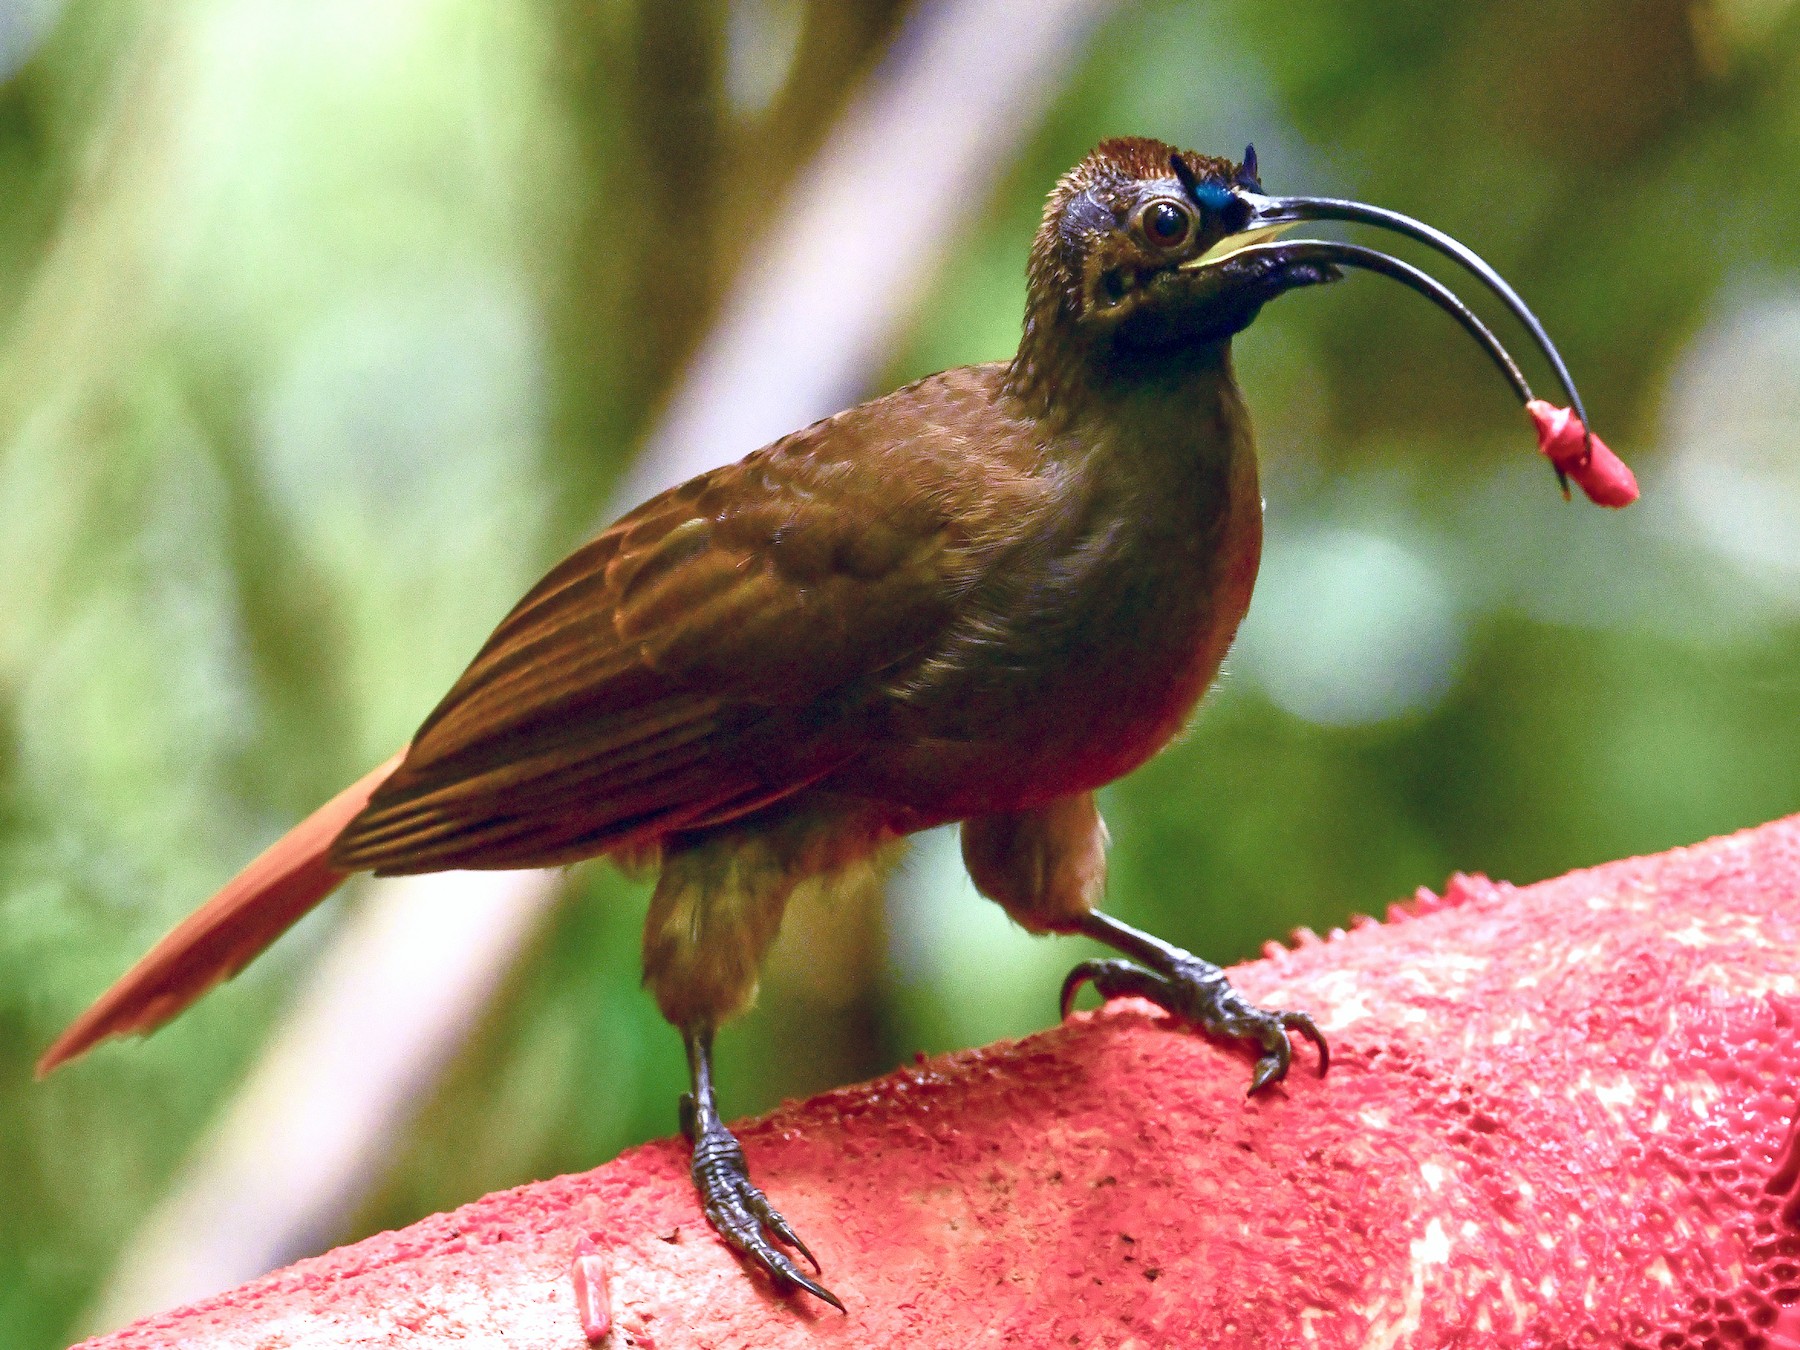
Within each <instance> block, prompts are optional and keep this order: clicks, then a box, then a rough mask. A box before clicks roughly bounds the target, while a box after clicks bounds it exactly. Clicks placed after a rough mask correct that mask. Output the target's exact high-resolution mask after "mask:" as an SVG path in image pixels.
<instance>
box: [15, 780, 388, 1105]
mask: <svg viewBox="0 0 1800 1350" xmlns="http://www.w3.org/2000/svg"><path fill="white" fill-rule="evenodd" d="M405 754H406V752H405V751H404V750H403V751H401V752H400V754H398V755H395V756H394V757H393V758H392V759H390V760H389V761H388V762H387V763H386V764H383V765H382V766H381V767H380V768H378V769H376V770H374V771H373V772H372V773H369V774H367V775H365V776H364V777H362V778H359V779H358V780H357V781H356V782H354V783H352V784H351V785H350V786H349V787H347V788H345V789H344V790H343V791H342V792H340V793H338V795H337V796H335V797H333V798H332V799H331V800H330V801H328V802H326V803H325V805H323V806H321V807H320V808H319V809H318V810H317V811H314V812H313V813H312V814H311V815H310V816H308V817H307V818H306V819H305V820H303V821H301V822H300V823H299V824H298V825H296V826H295V827H294V828H293V829H291V830H289V831H288V832H287V833H286V834H284V835H283V836H282V837H281V838H280V839H278V840H276V841H275V842H274V843H273V844H271V845H270V846H269V848H268V850H267V851H266V852H264V853H263V854H262V855H261V856H259V857H258V858H257V859H256V861H254V862H252V863H251V864H250V865H249V866H248V867H246V868H245V869H244V870H243V871H242V872H239V873H238V874H237V875H236V876H235V877H233V878H232V879H231V880H230V881H228V882H226V883H225V885H224V887H223V889H221V890H220V891H219V893H218V894H217V895H215V896H213V898H212V899H211V900H208V901H207V902H206V903H205V904H204V905H202V906H201V907H200V908H199V909H197V910H195V911H194V912H193V913H192V914H190V915H188V917H187V918H186V919H183V920H182V921H181V923H180V924H179V925H178V926H177V927H176V928H175V930H174V931H173V932H171V933H170V934H169V935H168V936H167V937H165V938H164V939H163V940H162V941H161V942H159V943H157V944H156V946H155V947H153V948H152V949H151V950H150V952H149V954H148V955H147V956H145V957H144V958H143V959H142V960H141V961H139V962H138V963H137V964H136V965H135V966H133V967H132V968H131V969H130V970H128V971H126V972H125V974H124V975H123V976H121V977H120V978H119V980H118V982H117V983H116V984H114V985H113V986H112V988H110V989H108V990H107V991H106V992H105V993H104V994H102V995H100V997H99V998H98V999H96V1000H95V1001H94V1004H93V1006H92V1007H90V1008H89V1009H88V1010H87V1011H86V1012H84V1013H82V1014H81V1016H80V1017H78V1018H76V1019H75V1021H74V1022H73V1023H71V1024H70V1026H69V1029H68V1030H67V1031H65V1032H63V1034H62V1035H61V1036H59V1037H57V1038H56V1043H55V1044H54V1045H52V1046H51V1047H50V1048H49V1049H48V1050H46V1051H45V1052H44V1055H43V1058H42V1059H40V1060H38V1063H37V1075H38V1077H39V1078H42V1077H43V1076H44V1075H45V1074H47V1073H49V1072H50V1071H51V1070H52V1069H54V1068H56V1066H57V1065H59V1064H62V1063H65V1062H66V1061H68V1060H71V1059H74V1058H75V1057H76V1056H78V1055H81V1054H83V1053H85V1052H86V1051H88V1050H89V1049H91V1048H92V1047H93V1046H94V1045H96V1044H97V1043H99V1042H100V1041H103V1040H105V1039H106V1038H107V1037H109V1036H124V1035H129V1034H132V1033H136V1034H138V1035H146V1034H148V1033H149V1032H152V1031H154V1030H156V1028H157V1027H159V1026H161V1025H162V1024H163V1023H164V1022H166V1021H168V1020H169V1019H170V1018H171V1017H173V1016H175V1014H176V1013H178V1012H180V1011H181V1010H182V1009H183V1008H185V1007H187V1006H188V1005H189V1004H190V1003H192V1002H193V1001H194V1000H195V999H197V998H199V997H200V996H201V995H202V994H204V993H205V992H206V991H207V990H209V989H211V988H212V987H213V986H214V985H216V984H219V983H220V982H222V981H224V980H228V979H230V978H231V977H232V976H233V975H235V974H237V973H238V971H240V970H242V969H243V968H244V967H245V966H246V965H248V964H249V963H250V962H251V960H252V959H253V958H254V957H255V956H256V955H257V954H258V953H259V952H261V951H262V950H263V948H265V947H267V946H268V945H269V944H270V943H271V942H273V941H275V939H276V938H278V937H280V936H281V935H282V934H283V933H285V932H286V931H287V930H288V929H289V928H290V927H292V926H293V925H294V924H295V923H296V922H297V921H298V920H299V919H300V917H301V916H302V915H303V914H305V913H306V912H307V911H308V910H310V909H311V908H312V907H313V906H314V905H316V904H318V903H319V901H321V900H323V899H324V898H325V897H326V896H328V895H330V894H331V893H332V892H333V891H334V890H336V889H337V888H338V886H339V885H340V884H342V883H343V881H344V879H345V877H346V876H348V875H349V874H348V873H345V872H340V871H337V870H336V869H335V868H333V867H331V866H330V865H329V863H328V862H327V861H326V857H327V853H328V851H329V850H330V848H331V842H332V840H334V839H336V838H337V836H338V835H339V833H341V832H342V830H343V828H344V826H345V825H347V824H349V823H350V820H351V818H352V817H354V816H355V815H356V813H357V812H359V811H361V810H362V808H363V806H364V805H365V804H366V803H367V802H368V800H369V796H370V794H371V793H373V792H374V791H375V789H376V788H377V787H378V786H380V784H381V783H382V781H383V780H384V779H386V778H387V776H388V775H389V774H391V773H393V771H394V770H395V769H396V768H398V767H399V764H400V761H401V759H402V758H404V757H405Z"/></svg>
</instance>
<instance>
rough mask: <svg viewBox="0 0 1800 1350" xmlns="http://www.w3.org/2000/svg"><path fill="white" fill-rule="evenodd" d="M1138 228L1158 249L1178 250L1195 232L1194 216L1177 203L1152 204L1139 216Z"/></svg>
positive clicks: (1159, 202) (1162, 202)
mask: <svg viewBox="0 0 1800 1350" xmlns="http://www.w3.org/2000/svg"><path fill="white" fill-rule="evenodd" d="M1138 228H1140V229H1141V230H1143V232H1144V238H1146V239H1148V240H1149V241H1150V242H1151V243H1152V244H1155V245H1156V246H1157V247H1158V248H1178V247H1179V246H1181V245H1182V244H1185V243H1186V242H1187V238H1188V235H1189V234H1191V233H1192V232H1193V228H1194V216H1193V213H1192V212H1191V211H1189V210H1188V209H1187V208H1186V207H1185V206H1182V205H1180V204H1179V203H1177V202H1171V201H1156V202H1151V203H1150V204H1149V205H1148V206H1146V207H1145V208H1144V210H1143V212H1142V214H1141V215H1139V216H1138Z"/></svg>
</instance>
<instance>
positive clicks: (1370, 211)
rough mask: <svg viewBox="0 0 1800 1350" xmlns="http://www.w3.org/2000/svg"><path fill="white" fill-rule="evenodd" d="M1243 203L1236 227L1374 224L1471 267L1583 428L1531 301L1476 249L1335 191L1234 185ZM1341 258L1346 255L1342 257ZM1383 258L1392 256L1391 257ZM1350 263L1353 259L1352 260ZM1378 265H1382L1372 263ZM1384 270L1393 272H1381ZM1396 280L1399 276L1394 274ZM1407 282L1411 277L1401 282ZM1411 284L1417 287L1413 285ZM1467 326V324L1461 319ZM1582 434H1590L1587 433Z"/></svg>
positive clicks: (1564, 368) (1575, 398)
mask: <svg viewBox="0 0 1800 1350" xmlns="http://www.w3.org/2000/svg"><path fill="white" fill-rule="evenodd" d="M1232 195H1233V196H1235V197H1236V198H1237V199H1238V200H1239V201H1241V202H1243V203H1244V205H1245V206H1247V207H1249V208H1250V212H1249V218H1248V220H1247V221H1246V222H1245V223H1244V225H1243V227H1242V228H1241V230H1240V231H1239V232H1238V233H1241V234H1252V235H1254V234H1255V233H1257V232H1259V231H1264V230H1268V231H1273V230H1277V229H1280V228H1281V227H1282V226H1285V225H1291V224H1294V223H1297V222H1299V221H1303V220H1342V221H1349V222H1352V223H1355V224H1359V225H1375V226H1379V227H1380V228H1382V229H1384V230H1392V231H1394V232H1395V233H1396V234H1403V235H1405V236H1406V237H1407V238H1409V239H1416V240H1417V241H1418V242H1419V243H1421V244H1424V245H1425V246H1426V247H1428V248H1433V249H1436V250H1437V251H1438V252H1439V253H1442V254H1444V255H1445V256H1446V257H1448V258H1453V259H1455V260H1456V261H1457V262H1459V263H1461V264H1462V265H1463V266H1464V267H1465V268H1467V269H1468V270H1469V271H1470V272H1471V273H1473V274H1474V275H1475V276H1476V277H1478V278H1480V280H1481V281H1482V282H1483V283H1484V284H1485V285H1486V286H1487V288H1488V289H1489V290H1490V291H1492V292H1493V293H1494V294H1495V295H1496V296H1498V297H1499V299H1500V301H1501V303H1503V304H1504V305H1505V306H1506V307H1507V309H1508V310H1510V311H1511V312H1512V315H1513V317H1514V318H1516V319H1517V320H1518V321H1519V322H1520V323H1521V324H1523V325H1524V327H1525V330H1526V331H1527V332H1528V333H1530V334H1531V337H1532V340H1533V341H1535V342H1536V343H1537V345H1538V347H1539V349H1540V350H1541V351H1542V352H1543V353H1544V357H1545V359H1546V360H1548V361H1549V363H1550V368H1551V369H1552V370H1554V371H1555V372H1556V378H1557V379H1558V381H1560V382H1561V384H1562V387H1563V390H1564V392H1566V393H1567V394H1568V396H1569V405H1570V406H1571V407H1572V408H1574V410H1575V415H1576V416H1577V417H1579V418H1580V419H1581V424H1582V426H1583V427H1584V428H1585V427H1586V426H1587V425H1588V420H1587V409H1586V408H1584V407H1583V406H1582V403H1581V394H1580V393H1579V392H1578V391H1577V390H1576V388H1575V380H1574V377H1573V376H1571V375H1570V374H1569V367H1568V365H1567V364H1566V363H1565V362H1564V361H1563V359H1562V353H1561V352H1559V351H1557V350H1556V344H1555V343H1554V342H1552V341H1551V340H1550V335H1549V334H1548V333H1547V332H1545V331H1544V325H1543V324H1542V323H1540V322H1539V321H1538V317H1537V315H1535V314H1533V313H1532V312H1531V307H1530V306H1529V305H1527V304H1526V303H1525V302H1524V300H1522V299H1521V298H1520V297H1519V293H1518V292H1517V291H1515V290H1514V289H1513V288H1512V287H1511V286H1510V285H1508V284H1507V281H1506V278H1504V277H1502V276H1501V275H1500V274H1499V273H1498V272H1496V271H1495V270H1494V269H1493V267H1491V266H1490V265H1489V264H1488V263H1487V262H1486V260H1484V259H1483V258H1482V257H1481V255H1480V254H1478V253H1476V252H1475V250H1474V249H1472V248H1470V247H1469V246H1468V245H1467V244H1464V243H1461V242H1459V241H1458V240H1456V239H1453V238H1451V237H1450V236H1449V235H1447V234H1445V233H1444V232H1443V231H1442V230H1438V229H1433V228H1432V227H1431V226H1429V225H1427V224H1425V222H1424V221H1422V220H1414V219H1413V218H1412V217H1411V216H1408V215H1402V214H1401V213H1400V212H1398V211H1389V210H1388V209H1386V208H1385V207H1380V206H1369V205H1367V204H1366V203H1364V202H1353V201H1347V200H1345V199H1343V198H1338V197H1270V196H1265V195H1264V194H1262V193H1260V192H1254V191H1251V190H1249V189H1248V188H1243V187H1239V188H1237V189H1236V190H1235V191H1234V192H1233V194H1232ZM1346 261H1347V260H1346ZM1388 261H1390V262H1394V261H1397V260H1395V259H1389V260H1388ZM1352 265H1355V264H1352ZM1374 270H1382V269H1379V268H1378V269H1374ZM1385 274H1386V275H1388V276H1396V274H1395V273H1393V272H1391V271H1390V272H1386V273H1385ZM1396 279H1397V280H1404V278H1400V277H1397V276H1396ZM1407 284H1408V285H1411V284H1412V283H1411V282H1410V281H1409V282H1407ZM1414 289H1418V288H1417V287H1415V288H1414ZM1464 326H1465V327H1467V325H1466V324H1465V325H1464ZM1588 435H1589V436H1590V437H1591V435H1592V433H1591V432H1589V433H1588Z"/></svg>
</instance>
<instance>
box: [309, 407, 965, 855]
mask: <svg viewBox="0 0 1800 1350" xmlns="http://www.w3.org/2000/svg"><path fill="white" fill-rule="evenodd" d="M978 375H981V372H953V373H952V374H951V375H950V376H945V377H938V378H939V379H940V380H952V381H954V380H958V379H960V380H962V381H963V382H964V383H965V384H966V383H967V382H968V381H970V380H972V379H975V378H976V377H977V376H978ZM982 378H985V376H984V375H982ZM954 392H955V394H956V397H957V400H958V401H959V402H965V403H969V404H970V405H971V406H973V407H978V406H979V405H980V403H981V401H982V400H983V399H985V398H987V397H989V392H988V390H987V389H986V388H985V387H969V388H964V387H963V385H960V384H959V385H956V386H955V390H954ZM954 421H955V419H954V418H952V419H949V420H948V421H946V420H945V419H942V418H932V417H927V418H924V419H920V418H919V417H918V415H917V413H916V412H911V411H908V410H907V408H906V404H905V402H904V401H901V403H900V404H899V405H897V407H896V406H894V398H893V396H890V397H889V399H884V400H878V401H877V402H875V403H872V404H864V405H862V407H860V408H858V409H854V410H852V411H851V412H850V413H847V414H842V415H840V416H839V417H838V418H835V419H831V421H829V422H826V423H821V424H819V426H817V427H814V428H809V429H808V431H806V432H803V433H799V434H798V435H796V436H793V437H789V438H788V439H786V440H784V441H779V442H776V443H775V444H774V445H772V446H770V447H768V448H767V449H766V450H763V451H759V452H757V453H756V454H755V455H752V456H751V457H750V458H748V459H746V460H744V461H742V462H740V463H738V464H735V465H732V466H730V467H728V468H725V469H721V470H716V471H714V472H712V473H709V474H705V475H703V476H701V477H700V478H697V479H694V480H692V481H690V482H688V483H686V484H683V485H682V486H681V487H678V488H675V489H672V490H671V491H669V492H667V493H664V494H663V495H662V496H660V497H657V498H654V499H653V500H651V501H650V502H648V503H646V504H645V505H644V506H643V507H641V508H639V509H638V510H636V511H634V512H632V513H631V514H630V515H628V516H626V517H625V518H624V519H622V520H621V521H619V523H618V524H616V525H615V526H613V527H612V528H611V529H609V530H607V531H606V532H605V533H604V534H602V535H601V536H600V537H599V538H598V539H595V540H594V541H593V542H591V543H589V544H588V545H586V546H585V547H583V548H582V549H580V550H578V551H577V552H576V553H575V554H573V555H572V556H571V557H569V558H568V559H567V560H566V561H564V562H563V563H562V564H561V565H559V566H558V567H557V568H556V569H555V570H554V571H552V572H551V573H550V574H549V575H548V576H547V577H545V578H544V580H543V581H542V582H540V583H539V584H538V586H537V587H536V588H535V589H534V590H533V591H532V592H531V593H530V594H529V595H527V596H526V597H525V599H524V600H523V601H521V602H520V604H519V605H518V607H517V608H516V609H515V610H514V611H513V612H512V614H511V615H509V616H508V617H507V619H506V620H505V621H504V622H503V623H502V624H501V625H500V627H499V629H498V630H497V631H496V632H495V633H494V635H493V637H491V638H490V639H489V640H488V642H487V645H486V646H485V647H483V649H482V650H481V652H480V654H479V655H477V657H476V658H475V661H474V662H473V664H472V665H471V666H470V667H469V669H468V671H467V672H465V673H464V675H463V676H462V678H461V679H460V680H458V681H457V683H456V686H455V687H454V688H453V689H452V690H451V691H450V693H449V694H448V695H447V696H446V697H445V699H444V701H443V702H442V703H441V704H440V705H439V706H438V708H437V710H436V711H435V712H433V713H432V714H431V716H430V718H428V719H427V721H426V722H425V724H424V726H423V727H421V728H420V730H419V733H418V735H417V736H416V737H414V739H413V743H412V747H411V749H410V751H409V753H408V755H407V757H406V760H405V762H404V763H403V764H402V765H401V767H400V768H399V769H398V770H397V771H396V772H395V773H394V774H393V776H392V777H391V778H389V779H388V780H387V781H386V782H385V783H383V784H382V786H381V787H380V788H379V789H378V790H377V791H376V793H375V794H374V797H373V798H372V799H371V801H370V803H369V805H368V807H367V809H366V810H364V811H363V812H362V813H361V814H360V815H359V816H358V817H357V818H356V819H355V820H354V821H353V822H352V823H351V824H350V825H349V827H348V828H347V829H346V830H345V831H344V833H343V835H342V836H341V837H340V838H339V840H338V842H337V844H336V846H335V847H334V849H333V852H332V862H333V864H334V865H335V866H338V867H342V868H345V869H361V868H374V869H376V870H378V871H382V872H408V871H430V870H437V869H443V868H452V867H464V868H483V867H522V866H544V865H550V864H554V863H560V862H567V861H571V860H573V859H575V858H580V857H587V856H591V855H593V854H595V853H599V852H603V851H605V850H607V849H609V848H614V847H618V846H620V845H624V844H628V843H631V842H634V841H638V840H642V839H646V838H654V837H657V836H660V835H662V834H666V833H668V832H670V831H673V830H679V829H682V828H689V827H694V826H698V825H700V824H705V823H713V822H716V821H720V820H724V819H729V818H730V817H732V816H734V815H739V814H742V813H744V812H746V811H749V810H752V809H754V808H755V807H757V806H759V805H762V804H765V803H767V802H770V801H772V800H776V799H778V798H780V797H782V796H785V795H787V794H789V793H792V792H795V791H798V790H799V789H801V788H803V787H805V786H806V785H808V784H809V783H812V782H815V781H817V780H818V779H819V778H821V777H823V776H824V775H826V774H827V773H829V772H831V770H832V769H834V768H836V767H838V766H839V765H840V764H842V763H843V762H844V761H845V760H846V759H848V758H849V757H851V756H853V755H854V754H855V753H857V750H858V748H859V747H860V746H861V745H862V744H864V743H865V738H866V736H867V734H868V719H869V718H870V717H872V716H873V715H875V710H874V709H873V708H872V707H871V698H872V697H873V695H874V694H875V692H876V690H877V689H878V687H879V683H880V682H879V680H878V679H876V678H874V677H876V676H879V675H880V674H881V673H882V672H884V671H887V670H890V669H892V668H893V667H894V666H895V665H896V664H897V663H900V662H902V661H905V660H906V659H908V658H909V657H911V656H913V655H914V654H915V653H918V652H920V651H921V650H922V649H925V648H927V647H928V646H929V645H930V643H931V642H932V640H933V638H934V637H935V636H936V635H937V634H938V633H939V632H941V631H942V629H943V628H944V626H945V624H946V623H947V621H948V618H949V616H950V614H951V613H952V612H953V610H954V607H955V604H956V600H957V598H958V596H959V595H960V593H961V591H962V589H963V588H964V586H965V585H966V584H967V581H968V579H969V576H970V574H971V569H972V568H973V566H974V562H973V558H974V557H975V555H976V554H977V553H978V552H979V551H980V548H981V539H980V538H979V537H978V535H979V531H976V532H974V533H972V532H971V530H970V528H969V524H970V513H969V512H968V511H966V510H963V509H961V508H960V506H959V502H958V495H959V494H958V493H957V491H956V490H955V487H956V483H957V481H958V480H959V479H962V478H966V477H967V476H968V474H969V471H971V470H973V471H975V473H976V477H977V478H979V474H980V469H979V465H978V464H977V462H976V459H977V457H975V456H972V455H970V454H968V453H967V452H966V446H965V445H964V444H963V443H962V438H961V437H960V436H955V435H952V434H951V433H950V431H949V430H948V427H949V426H950V425H951V424H953V423H954ZM962 429H963V430H967V428H962ZM977 495H979V494H977ZM976 514H977V515H978V514H979V513H976Z"/></svg>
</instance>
